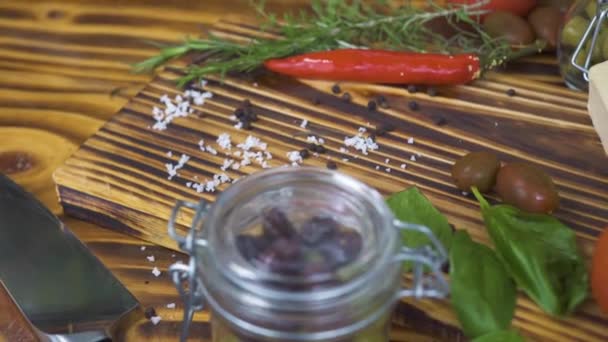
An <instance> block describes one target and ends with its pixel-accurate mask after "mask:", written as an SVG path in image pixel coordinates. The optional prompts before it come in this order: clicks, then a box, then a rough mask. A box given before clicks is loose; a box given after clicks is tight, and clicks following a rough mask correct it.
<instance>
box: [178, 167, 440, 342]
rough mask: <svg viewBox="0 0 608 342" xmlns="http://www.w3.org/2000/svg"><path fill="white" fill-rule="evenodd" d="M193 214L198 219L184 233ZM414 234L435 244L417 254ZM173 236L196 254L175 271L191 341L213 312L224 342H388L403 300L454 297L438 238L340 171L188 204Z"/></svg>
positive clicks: (315, 172)
mask: <svg viewBox="0 0 608 342" xmlns="http://www.w3.org/2000/svg"><path fill="white" fill-rule="evenodd" d="M184 208H189V209H187V210H193V211H194V215H193V217H194V218H193V221H192V227H191V230H190V232H189V233H188V235H186V236H181V235H178V234H177V233H176V230H175V220H176V216H177V215H179V213H180V211H181V210H182V209H184ZM403 231H407V232H411V234H424V235H426V236H427V237H428V241H430V243H429V244H428V245H425V246H421V247H418V248H415V249H414V248H408V247H405V246H404V245H403V239H404V238H405V239H407V236H408V235H407V234H405V235H404V234H401V233H402V232H403ZM169 233H170V235H171V236H172V237H173V238H174V239H176V240H177V241H178V243H179V245H180V247H181V248H182V249H184V250H185V251H187V252H188V253H189V254H190V256H191V258H190V261H189V263H188V264H183V263H176V264H174V265H172V266H171V268H170V273H171V276H172V278H173V281H174V282H175V283H176V286H177V288H178V290H179V291H180V294H181V295H182V297H183V299H184V302H185V313H184V326H183V332H182V340H185V338H186V337H187V335H188V325H189V323H190V321H191V319H192V315H193V312H194V311H196V310H201V309H203V307H204V306H206V307H208V308H209V310H210V312H211V317H212V318H211V325H212V341H214V342H240V341H247V342H252V341H259V342H261V341H264V342H265V341H284V342H285V341H336V342H338V341H339V342H342V341H344V342H346V341H349V342H350V341H353V342H354V341H368V342H374V341H388V328H389V324H390V316H391V312H392V309H393V307H394V305H395V304H396V302H397V301H398V300H399V298H402V297H410V296H413V297H418V298H421V297H434V298H438V297H444V296H445V295H446V294H447V291H448V286H447V283H446V281H445V279H444V277H443V274H442V272H441V266H442V265H443V263H444V262H446V253H445V249H444V248H443V246H442V245H441V243H440V242H439V241H438V240H437V238H436V237H435V236H434V235H433V234H432V232H431V231H430V230H429V229H428V228H426V227H424V226H420V225H415V224H408V223H404V222H401V221H398V220H396V219H395V218H394V216H393V214H392V212H391V211H390V209H389V208H388V206H387V205H386V203H385V201H384V199H383V198H382V196H381V195H380V194H379V193H378V192H376V191H375V190H373V189H371V188H370V187H368V186H367V185H365V184H363V183H361V182H360V181H358V180H356V179H354V178H352V177H350V176H347V175H345V174H342V173H340V172H336V171H331V170H325V169H319V168H309V167H299V168H277V169H271V170H264V171H261V172H259V173H256V174H253V175H251V176H248V177H245V178H243V179H242V180H239V181H238V182H237V183H235V184H234V185H232V186H231V187H229V188H228V189H227V190H226V191H224V192H223V193H222V194H220V195H219V196H218V198H217V200H216V202H215V203H214V204H208V203H206V202H204V201H202V202H200V203H189V202H178V204H177V205H176V207H175V208H174V210H173V214H172V217H171V219H170V221H169ZM404 262H407V265H408V269H409V270H411V276H408V277H403V276H402V270H403V265H404ZM185 283H187V284H188V286H187V287H189V290H186V289H185Z"/></svg>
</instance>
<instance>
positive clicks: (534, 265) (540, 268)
mask: <svg viewBox="0 0 608 342" xmlns="http://www.w3.org/2000/svg"><path fill="white" fill-rule="evenodd" d="M473 193H474V194H475V197H476V198H477V200H478V201H479V203H480V206H481V212H482V215H483V219H484V222H485V224H486V228H487V229H488V232H489V234H490V237H491V238H492V241H494V244H495V246H496V253H497V254H498V257H499V258H500V259H501V260H502V261H503V263H504V264H505V266H506V268H507V270H508V271H509V273H510V274H511V276H512V277H513V278H514V279H515V282H516V283H517V285H518V286H519V287H520V288H521V289H523V290H524V291H525V292H526V293H527V294H528V296H530V298H532V299H533V300H534V301H535V302H536V303H537V304H538V305H539V306H540V307H541V308H542V309H543V310H544V311H545V312H547V313H549V314H552V315H555V316H565V315H568V314H570V313H572V312H573V311H574V310H575V309H576V307H577V306H578V305H579V304H580V303H581V302H583V301H584V300H585V298H586V297H587V293H588V287H589V284H588V283H589V276H588V274H587V268H586V267H585V262H584V260H583V257H582V256H581V254H580V252H579V250H578V248H577V246H576V237H575V234H574V232H573V231H572V230H571V229H570V228H568V227H566V226H565V225H564V224H562V223H561V222H560V221H558V220H557V219H556V218H554V217H552V216H549V215H539V214H530V213H525V212H522V211H521V210H519V209H517V208H515V207H512V206H509V205H495V206H490V204H489V203H488V202H487V201H486V200H485V198H484V197H483V196H482V195H481V194H480V193H479V191H478V190H477V189H475V188H473Z"/></svg>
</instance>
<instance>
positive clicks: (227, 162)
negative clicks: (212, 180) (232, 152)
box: [220, 159, 234, 171]
mask: <svg viewBox="0 0 608 342" xmlns="http://www.w3.org/2000/svg"><path fill="white" fill-rule="evenodd" d="M232 164H234V159H224V163H223V164H222V167H220V169H221V170H222V171H226V169H228V168H229V167H230V166H231V165H232Z"/></svg>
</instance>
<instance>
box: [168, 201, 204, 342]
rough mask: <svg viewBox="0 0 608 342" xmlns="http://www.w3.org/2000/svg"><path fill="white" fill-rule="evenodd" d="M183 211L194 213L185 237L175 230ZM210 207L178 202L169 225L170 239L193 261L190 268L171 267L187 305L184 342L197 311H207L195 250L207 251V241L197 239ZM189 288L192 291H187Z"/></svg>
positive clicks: (186, 265)
mask: <svg viewBox="0 0 608 342" xmlns="http://www.w3.org/2000/svg"><path fill="white" fill-rule="evenodd" d="M182 208H189V209H192V210H194V211H195V212H194V218H193V219H192V224H191V226H190V229H189V230H188V234H187V235H186V236H184V235H180V234H179V233H178V232H177V229H176V227H175V226H176V221H177V216H178V214H179V212H180V210H181V209H182ZM208 208H209V204H208V203H207V201H205V200H201V201H200V202H198V203H194V202H186V201H177V203H176V204H175V207H173V210H172V211H171V216H170V218H169V223H168V232H169V236H170V237H171V238H172V239H173V240H175V241H176V242H177V244H178V246H179V248H180V249H181V250H183V251H184V252H186V253H188V255H189V256H190V259H189V261H188V264H184V263H182V262H176V263H174V264H172V265H171V266H169V274H170V276H171V280H172V281H173V284H174V285H175V287H176V288H177V291H178V292H179V295H180V297H181V298H182V301H183V302H184V320H183V323H182V331H181V334H180V341H182V342H185V341H186V340H187V338H188V335H189V331H190V325H191V323H192V318H193V317H194V313H195V312H196V311H201V310H203V309H204V292H205V291H204V288H203V286H204V285H203V284H202V283H201V281H200V280H199V277H198V276H197V275H198V270H197V267H196V257H195V251H194V246H199V247H206V246H207V240H204V239H200V238H198V239H197V238H196V237H195V234H196V232H197V231H198V227H200V226H201V224H200V223H201V220H202V219H203V217H204V216H205V214H206V213H207V211H208ZM186 286H188V287H189V289H187V288H186Z"/></svg>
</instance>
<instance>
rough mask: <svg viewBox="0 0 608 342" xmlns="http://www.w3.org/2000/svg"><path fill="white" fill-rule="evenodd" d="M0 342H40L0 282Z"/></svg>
mask: <svg viewBox="0 0 608 342" xmlns="http://www.w3.org/2000/svg"><path fill="white" fill-rule="evenodd" d="M0 308H2V310H0V341H14V342H37V341H40V339H39V338H38V335H37V334H36V331H35V329H34V327H33V326H32V325H31V324H30V322H29V321H28V319H27V318H26V317H25V315H24V314H23V312H22V311H21V309H20V308H19V306H18V305H17V304H16V303H15V301H14V300H13V298H12V297H11V295H10V293H9V292H8V290H7V289H6V287H5V286H4V284H3V283H2V281H0Z"/></svg>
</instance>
